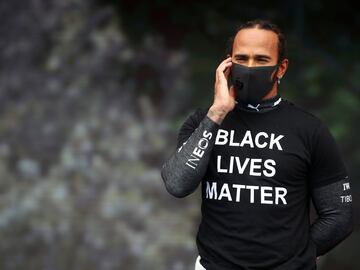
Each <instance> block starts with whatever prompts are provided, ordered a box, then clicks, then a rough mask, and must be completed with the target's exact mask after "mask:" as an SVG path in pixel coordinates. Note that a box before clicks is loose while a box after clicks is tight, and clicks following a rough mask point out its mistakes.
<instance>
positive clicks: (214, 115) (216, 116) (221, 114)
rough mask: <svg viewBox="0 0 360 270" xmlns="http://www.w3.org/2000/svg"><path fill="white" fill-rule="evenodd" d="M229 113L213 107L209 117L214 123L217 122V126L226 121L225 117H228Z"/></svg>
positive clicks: (208, 114)
mask: <svg viewBox="0 0 360 270" xmlns="http://www.w3.org/2000/svg"><path fill="white" fill-rule="evenodd" d="M227 113H228V112H227V111H226V110H224V109H222V108H217V107H213V106H211V107H210V109H209V111H208V113H207V116H208V117H209V118H210V119H211V120H212V121H214V122H216V123H217V124H219V125H220V124H221V123H222V121H223V120H224V118H225V116H226V115H227Z"/></svg>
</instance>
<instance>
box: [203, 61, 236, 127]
mask: <svg viewBox="0 0 360 270" xmlns="http://www.w3.org/2000/svg"><path fill="white" fill-rule="evenodd" d="M231 65H232V62H231V57H230V56H229V57H228V58H226V59H225V60H224V61H222V62H221V63H220V65H219V66H218V68H217V69H216V73H215V75H216V76H215V86H214V102H213V105H212V106H211V107H210V109H209V112H208V114H207V116H208V117H209V118H210V119H211V120H213V121H215V122H216V123H218V124H221V122H222V120H223V119H224V118H225V116H226V115H227V113H228V112H229V111H231V110H233V109H234V107H235V88H234V86H231V87H230V89H229V88H228V82H227V81H228V77H229V74H230V67H231Z"/></svg>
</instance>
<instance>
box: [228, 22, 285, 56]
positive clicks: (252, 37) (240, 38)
mask: <svg viewBox="0 0 360 270" xmlns="http://www.w3.org/2000/svg"><path fill="white" fill-rule="evenodd" d="M239 53H240V54H266V55H270V56H273V57H275V58H276V57H277V54H278V37H277V34H276V33H274V32H273V31H270V30H264V29H257V28H249V29H242V30H240V31H239V32H238V33H237V34H236V36H235V39H234V43H233V54H239Z"/></svg>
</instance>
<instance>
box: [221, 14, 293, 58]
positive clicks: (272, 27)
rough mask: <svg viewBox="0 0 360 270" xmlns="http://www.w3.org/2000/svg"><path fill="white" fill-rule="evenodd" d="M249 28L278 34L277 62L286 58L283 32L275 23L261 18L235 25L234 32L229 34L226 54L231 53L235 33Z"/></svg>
mask: <svg viewBox="0 0 360 270" xmlns="http://www.w3.org/2000/svg"><path fill="white" fill-rule="evenodd" d="M249 28H258V29H263V30H269V31H272V32H274V33H275V34H276V35H277V36H278V63H281V61H282V60H283V59H285V58H287V53H286V47H287V44H286V39H285V36H284V34H283V33H282V31H281V30H280V28H279V27H278V26H277V25H276V24H274V23H272V22H270V21H268V20H262V19H255V20H251V21H247V22H245V23H242V24H240V25H239V26H238V27H237V29H236V32H235V34H234V35H233V36H231V37H230V38H229V40H228V47H227V53H228V54H230V55H232V47H233V43H234V39H235V36H236V34H237V33H238V32H239V31H240V30H242V29H249Z"/></svg>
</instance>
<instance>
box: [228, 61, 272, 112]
mask: <svg viewBox="0 0 360 270" xmlns="http://www.w3.org/2000/svg"><path fill="white" fill-rule="evenodd" d="M277 67H278V65H274V66H260V67H247V66H244V65H240V64H236V63H234V62H233V63H232V66H231V73H230V77H231V82H232V84H233V85H234V87H235V89H236V101H238V102H239V101H240V102H243V103H250V104H253V105H256V104H258V103H260V101H261V99H262V98H263V97H264V96H265V95H266V94H267V93H268V92H270V90H271V89H272V87H273V85H274V82H275V80H276V76H274V79H271V74H272V73H273V71H274V70H275V69H276V68H277Z"/></svg>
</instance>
